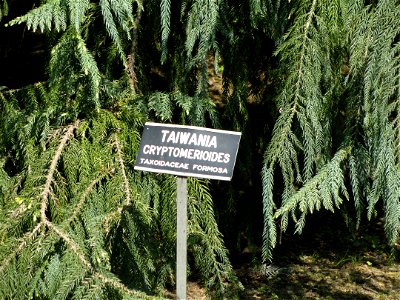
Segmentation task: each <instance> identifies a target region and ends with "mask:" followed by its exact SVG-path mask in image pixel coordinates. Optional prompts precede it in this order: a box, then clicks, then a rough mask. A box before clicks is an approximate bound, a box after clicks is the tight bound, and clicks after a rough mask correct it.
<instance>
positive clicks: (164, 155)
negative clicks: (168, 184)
mask: <svg viewBox="0 0 400 300" xmlns="http://www.w3.org/2000/svg"><path fill="white" fill-rule="evenodd" d="M240 136H241V133H240V132H234V131H226V130H217V129H210V128H203V127H194V126H183V125H170V124H158V123H146V124H145V127H144V131H143V135H142V140H141V142H140V146H139V153H138V156H137V158H136V164H135V169H136V170H142V171H150V172H157V173H167V174H173V175H179V176H192V177H200V178H209V179H220V180H231V178H232V175H233V167H234V166H235V161H236V154H237V151H238V147H239V141H240Z"/></svg>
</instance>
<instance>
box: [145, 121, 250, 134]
mask: <svg viewBox="0 0 400 300" xmlns="http://www.w3.org/2000/svg"><path fill="white" fill-rule="evenodd" d="M145 125H150V126H157V127H174V128H187V129H195V130H200V131H201V130H202V131H210V132H220V133H225V134H233V135H242V133H241V132H238V131H230V130H222V129H214V128H207V127H199V126H190V125H180V124H164V123H153V122H146V123H145Z"/></svg>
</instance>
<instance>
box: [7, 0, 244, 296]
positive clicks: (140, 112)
mask: <svg viewBox="0 0 400 300" xmlns="http://www.w3.org/2000/svg"><path fill="white" fill-rule="evenodd" d="M168 5H170V3H163V7H164V6H168ZM3 7H4V8H5V7H6V3H5V4H4V5H3V6H1V8H2V12H3V11H4V12H6V11H5V9H3ZM198 7H199V8H202V7H201V6H200V4H199V5H198ZM155 8H159V6H155V7H151V6H149V7H147V8H145V7H144V6H143V4H142V3H141V2H138V1H131V0H118V1H108V0H105V1H86V0H84V1H81V0H74V1H57V0H56V1H53V0H50V1H40V3H39V2H38V3H37V5H36V6H35V8H33V9H31V10H30V11H28V12H27V13H26V14H25V15H22V16H19V17H16V18H14V19H13V20H11V21H10V22H9V23H8V24H7V26H18V25H19V24H25V26H26V28H27V29H29V30H33V31H40V32H41V33H42V34H43V35H44V36H45V37H46V43H47V44H46V45H47V47H48V49H49V50H48V57H49V58H48V68H47V70H48V72H47V75H48V78H47V80H46V81H43V82H39V83H36V84H33V85H29V86H26V87H21V88H19V89H14V90H10V89H7V88H5V89H4V91H2V92H1V93H0V110H1V111H2V114H1V117H0V127H1V131H0V132H1V133H0V167H1V168H0V205H1V206H0V262H1V263H0V276H1V277H2V278H3V279H4V280H3V279H2V280H1V281H0V298H2V299H154V298H158V297H161V296H162V294H163V293H164V291H165V289H166V288H172V289H173V287H174V285H175V261H176V260H175V256H176V201H175V199H176V179H175V178H174V177H173V176H165V175H159V174H143V173H141V172H138V171H134V170H133V166H134V162H135V158H136V154H137V149H138V146H139V141H140V135H141V131H142V128H143V124H144V122H145V121H146V120H155V121H164V122H180V123H183V124H193V125H206V123H208V122H211V124H213V125H215V126H216V125H217V124H218V118H217V113H216V110H215V105H214V104H213V102H212V101H211V100H210V98H209V97H208V94H207V93H206V90H204V89H203V90H201V89H200V88H199V87H200V86H203V85H204V80H205V78H202V77H201V76H200V77H198V74H200V71H199V70H200V68H198V67H197V64H196V65H190V66H186V65H184V66H186V67H185V69H180V70H178V71H179V72H180V75H181V74H186V77H187V79H183V80H187V81H192V80H197V81H198V82H202V84H200V83H199V84H196V83H195V84H194V85H193V86H194V88H193V89H191V88H189V89H183V88H181V87H184V86H185V84H184V83H183V82H182V83H181V85H172V83H171V86H170V87H168V88H166V89H164V90H157V86H156V85H153V84H152V83H151V82H150V81H149V80H148V79H146V78H144V77H143V76H144V75H143V74H144V72H146V67H145V66H152V65H154V61H152V59H154V57H152V58H149V57H146V54H143V55H141V54H142V53H144V52H145V51H146V48H145V47H146V46H147V45H146V42H148V39H147V40H146V39H145V37H144V36H143V35H142V34H143V32H142V31H141V30H139V27H141V28H146V26H148V23H149V22H150V21H149V20H147V19H146V18H148V17H149V16H151V14H152V13H153V9H155ZM146 9H148V11H149V12H148V15H144V16H143V21H142V15H143V14H144V11H145V10H146ZM164 9H167V12H168V7H167V8H165V7H164ZM146 12H147V11H146ZM214 17H215V16H214ZM141 22H143V25H142V24H141ZM168 22H169V21H168ZM168 22H167V23H163V25H162V28H164V27H165V26H168ZM192 22H194V23H196V22H197V21H195V17H193V20H192ZM203 26H204V25H203ZM192 30H195V28H193V29H192ZM163 31H164V33H163V34H162V35H161V40H162V41H163V43H164V47H166V43H167V39H168V33H165V29H163ZM148 34H150V35H154V36H156V35H158V30H156V31H155V32H151V31H150V32H149V33H148ZM159 38H160V37H159ZM193 38H194V39H195V40H196V39H199V38H201V36H200V35H199V36H197V37H193ZM208 39H210V37H208ZM141 41H143V43H141ZM192 47H193V48H194V46H192ZM149 49H151V48H149ZM207 49H208V48H207ZM172 50H173V49H172ZM172 50H171V51H172ZM157 51H158V55H157V60H158V62H160V58H161V59H163V60H164V61H165V59H164V58H163V55H162V51H161V48H160V49H158V50H157ZM165 51H166V50H165ZM196 51H197V50H195V49H191V50H190V53H191V55H197V54H195V53H196ZM202 51H203V52H202V54H201V57H202V58H204V60H205V58H206V49H202ZM188 52H189V49H188ZM197 56H199V55H197ZM188 59H189V58H188ZM178 63H180V62H178ZM183 63H184V64H186V63H185V62H184V61H183ZM201 64H202V65H204V64H205V61H203V62H201ZM157 65H159V64H157ZM153 68H154V66H153ZM177 76H178V75H177ZM202 76H203V75H202ZM201 78H202V79H201ZM181 79H182V78H180V80H181ZM174 80H175V79H174ZM171 82H173V80H172V81H171ZM188 188H189V191H188V192H189V220H190V221H189V226H188V238H189V241H190V243H189V256H190V257H191V258H192V259H191V260H190V264H189V268H190V273H193V274H198V276H199V278H200V280H201V281H202V282H203V283H204V286H205V287H206V288H207V290H208V291H209V293H210V294H213V295H216V297H222V295H228V294H229V295H234V293H232V291H234V290H236V289H232V288H231V287H230V286H231V285H232V284H235V285H236V286H240V284H239V283H238V281H237V278H236V277H235V275H234V273H233V268H232V266H231V264H230V261H229V259H228V250H227V249H226V248H225V246H224V243H223V241H222V235H221V233H220V232H219V230H218V226H217V223H216V218H215V216H214V212H213V201H212V197H211V193H210V191H209V187H208V182H207V181H205V180H198V179H190V180H189V185H188Z"/></svg>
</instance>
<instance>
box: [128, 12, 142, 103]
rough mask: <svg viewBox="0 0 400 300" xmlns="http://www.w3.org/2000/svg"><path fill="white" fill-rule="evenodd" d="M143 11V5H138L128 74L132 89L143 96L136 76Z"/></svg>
mask: <svg viewBox="0 0 400 300" xmlns="http://www.w3.org/2000/svg"><path fill="white" fill-rule="evenodd" d="M142 11H143V7H142V5H138V8H137V13H136V19H135V26H134V28H133V32H132V44H131V53H130V54H129V55H128V73H129V79H130V82H131V87H132V89H133V91H134V92H136V93H138V94H139V95H140V94H141V92H140V90H139V88H138V85H137V76H136V71H135V67H136V66H135V64H136V60H135V55H136V51H137V43H138V41H137V40H138V30H139V24H140V19H141V18H142Z"/></svg>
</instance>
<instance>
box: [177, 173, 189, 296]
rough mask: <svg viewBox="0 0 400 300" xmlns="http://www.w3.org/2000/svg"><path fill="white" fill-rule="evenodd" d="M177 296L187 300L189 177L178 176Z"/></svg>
mask: <svg viewBox="0 0 400 300" xmlns="http://www.w3.org/2000/svg"><path fill="white" fill-rule="evenodd" d="M176 198H177V199H176V208H177V213H176V225H177V226H176V227H177V228H176V230H177V231H176V298H177V299H179V300H186V263H187V244H186V243H187V229H186V227H187V178H186V177H178V178H177V197H176Z"/></svg>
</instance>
